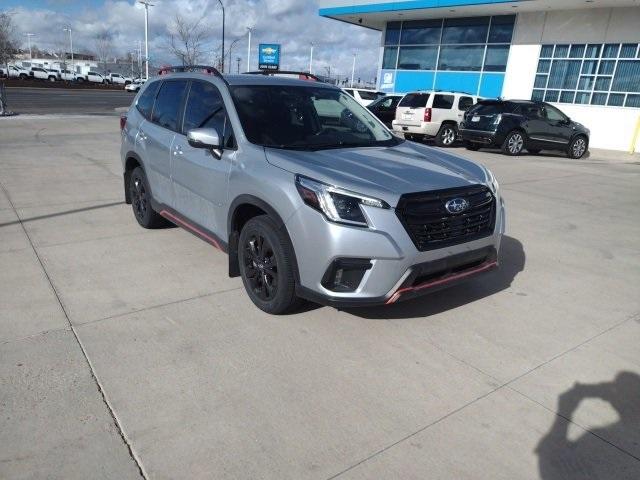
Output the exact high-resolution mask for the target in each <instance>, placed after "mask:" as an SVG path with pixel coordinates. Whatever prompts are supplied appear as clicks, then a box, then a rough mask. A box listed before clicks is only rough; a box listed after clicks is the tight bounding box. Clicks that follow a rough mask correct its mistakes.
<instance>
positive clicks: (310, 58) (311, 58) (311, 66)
mask: <svg viewBox="0 0 640 480" xmlns="http://www.w3.org/2000/svg"><path fill="white" fill-rule="evenodd" d="M309 45H311V52H309V73H313V42H311V43H309Z"/></svg>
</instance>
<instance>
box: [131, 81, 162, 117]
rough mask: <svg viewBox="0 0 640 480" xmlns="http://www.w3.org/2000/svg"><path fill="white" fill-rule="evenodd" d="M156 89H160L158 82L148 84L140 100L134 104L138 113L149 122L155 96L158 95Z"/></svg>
mask: <svg viewBox="0 0 640 480" xmlns="http://www.w3.org/2000/svg"><path fill="white" fill-rule="evenodd" d="M158 87H160V82H153V83H150V84H149V86H148V87H147V88H145V90H144V92H142V95H140V98H138V101H137V103H136V107H137V108H138V111H139V112H140V113H141V114H142V116H143V117H145V118H146V119H147V120H151V112H152V111H153V102H154V101H155V99H156V94H157V93H158Z"/></svg>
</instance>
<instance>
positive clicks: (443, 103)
mask: <svg viewBox="0 0 640 480" xmlns="http://www.w3.org/2000/svg"><path fill="white" fill-rule="evenodd" d="M454 100H455V97H454V96H453V95H440V94H438V95H434V97H433V108H441V109H443V110H451V109H452V108H453V102H454Z"/></svg>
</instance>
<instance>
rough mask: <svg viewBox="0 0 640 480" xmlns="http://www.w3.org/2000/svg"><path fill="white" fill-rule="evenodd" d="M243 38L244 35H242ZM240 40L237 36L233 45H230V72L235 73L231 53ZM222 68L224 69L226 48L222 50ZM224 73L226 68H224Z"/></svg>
mask: <svg viewBox="0 0 640 480" xmlns="http://www.w3.org/2000/svg"><path fill="white" fill-rule="evenodd" d="M241 38H242V37H241ZM239 41H240V38H236V39H235V40H234V41H233V42H231V45H229V73H233V63H232V62H231V53H232V52H233V46H234V45H235V44H236V43H238V42H239ZM222 68H223V69H224V50H223V51H222ZM222 72H223V73H224V70H222Z"/></svg>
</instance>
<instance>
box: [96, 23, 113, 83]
mask: <svg viewBox="0 0 640 480" xmlns="http://www.w3.org/2000/svg"><path fill="white" fill-rule="evenodd" d="M95 48H96V56H97V57H98V61H100V62H102V65H103V72H104V73H106V71H107V59H108V58H109V57H110V56H111V53H112V51H113V36H112V35H111V34H110V33H109V32H107V31H104V32H100V33H98V34H97V35H96V43H95Z"/></svg>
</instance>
